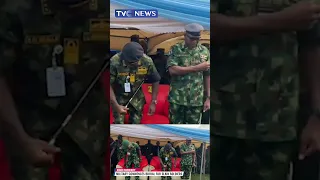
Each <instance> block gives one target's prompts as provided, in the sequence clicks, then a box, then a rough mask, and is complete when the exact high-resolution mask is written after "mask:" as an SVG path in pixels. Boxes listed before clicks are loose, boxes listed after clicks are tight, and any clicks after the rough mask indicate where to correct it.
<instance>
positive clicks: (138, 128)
mask: <svg viewBox="0 0 320 180" xmlns="http://www.w3.org/2000/svg"><path fill="white" fill-rule="evenodd" d="M167 126H170V125H167ZM191 126H194V127H193V129H195V130H196V129H197V128H198V127H197V125H191ZM191 126H190V127H189V128H192V127H191ZM202 128H204V127H202ZM208 128H209V126H208V125H207V128H206V129H208ZM110 134H111V137H116V136H118V135H119V134H121V135H122V136H125V137H130V138H137V139H145V140H148V139H150V140H154V141H162V142H164V141H165V142H167V141H185V140H186V137H183V136H179V135H176V134H173V133H168V132H164V131H161V130H158V129H155V128H151V127H149V126H146V125H124V124H119V125H111V127H110ZM194 140H195V141H197V139H194Z"/></svg>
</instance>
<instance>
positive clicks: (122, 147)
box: [121, 140, 130, 149]
mask: <svg viewBox="0 0 320 180" xmlns="http://www.w3.org/2000/svg"><path fill="white" fill-rule="evenodd" d="M129 145H130V142H129V141H128V140H124V141H122V146H121V149H128V147H129Z"/></svg>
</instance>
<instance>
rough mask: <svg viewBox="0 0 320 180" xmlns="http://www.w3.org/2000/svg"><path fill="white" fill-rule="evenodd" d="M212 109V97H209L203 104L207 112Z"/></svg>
mask: <svg viewBox="0 0 320 180" xmlns="http://www.w3.org/2000/svg"><path fill="white" fill-rule="evenodd" d="M209 109H210V99H207V100H206V101H205V102H204V104H203V112H206V111H208V110H209Z"/></svg>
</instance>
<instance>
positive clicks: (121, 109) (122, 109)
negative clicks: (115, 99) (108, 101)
mask: <svg viewBox="0 0 320 180" xmlns="http://www.w3.org/2000/svg"><path fill="white" fill-rule="evenodd" d="M128 110H129V108H127V107H125V106H122V105H118V106H117V108H116V111H117V112H118V113H119V114H127V111H128Z"/></svg>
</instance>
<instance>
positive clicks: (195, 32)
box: [185, 23, 204, 39]
mask: <svg viewBox="0 0 320 180" xmlns="http://www.w3.org/2000/svg"><path fill="white" fill-rule="evenodd" d="M203 29H204V28H203V26H201V25H200V24H197V23H191V24H188V25H186V26H185V30H186V35H187V36H188V37H189V38H192V39H200V37H201V31H202V30H203Z"/></svg>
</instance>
